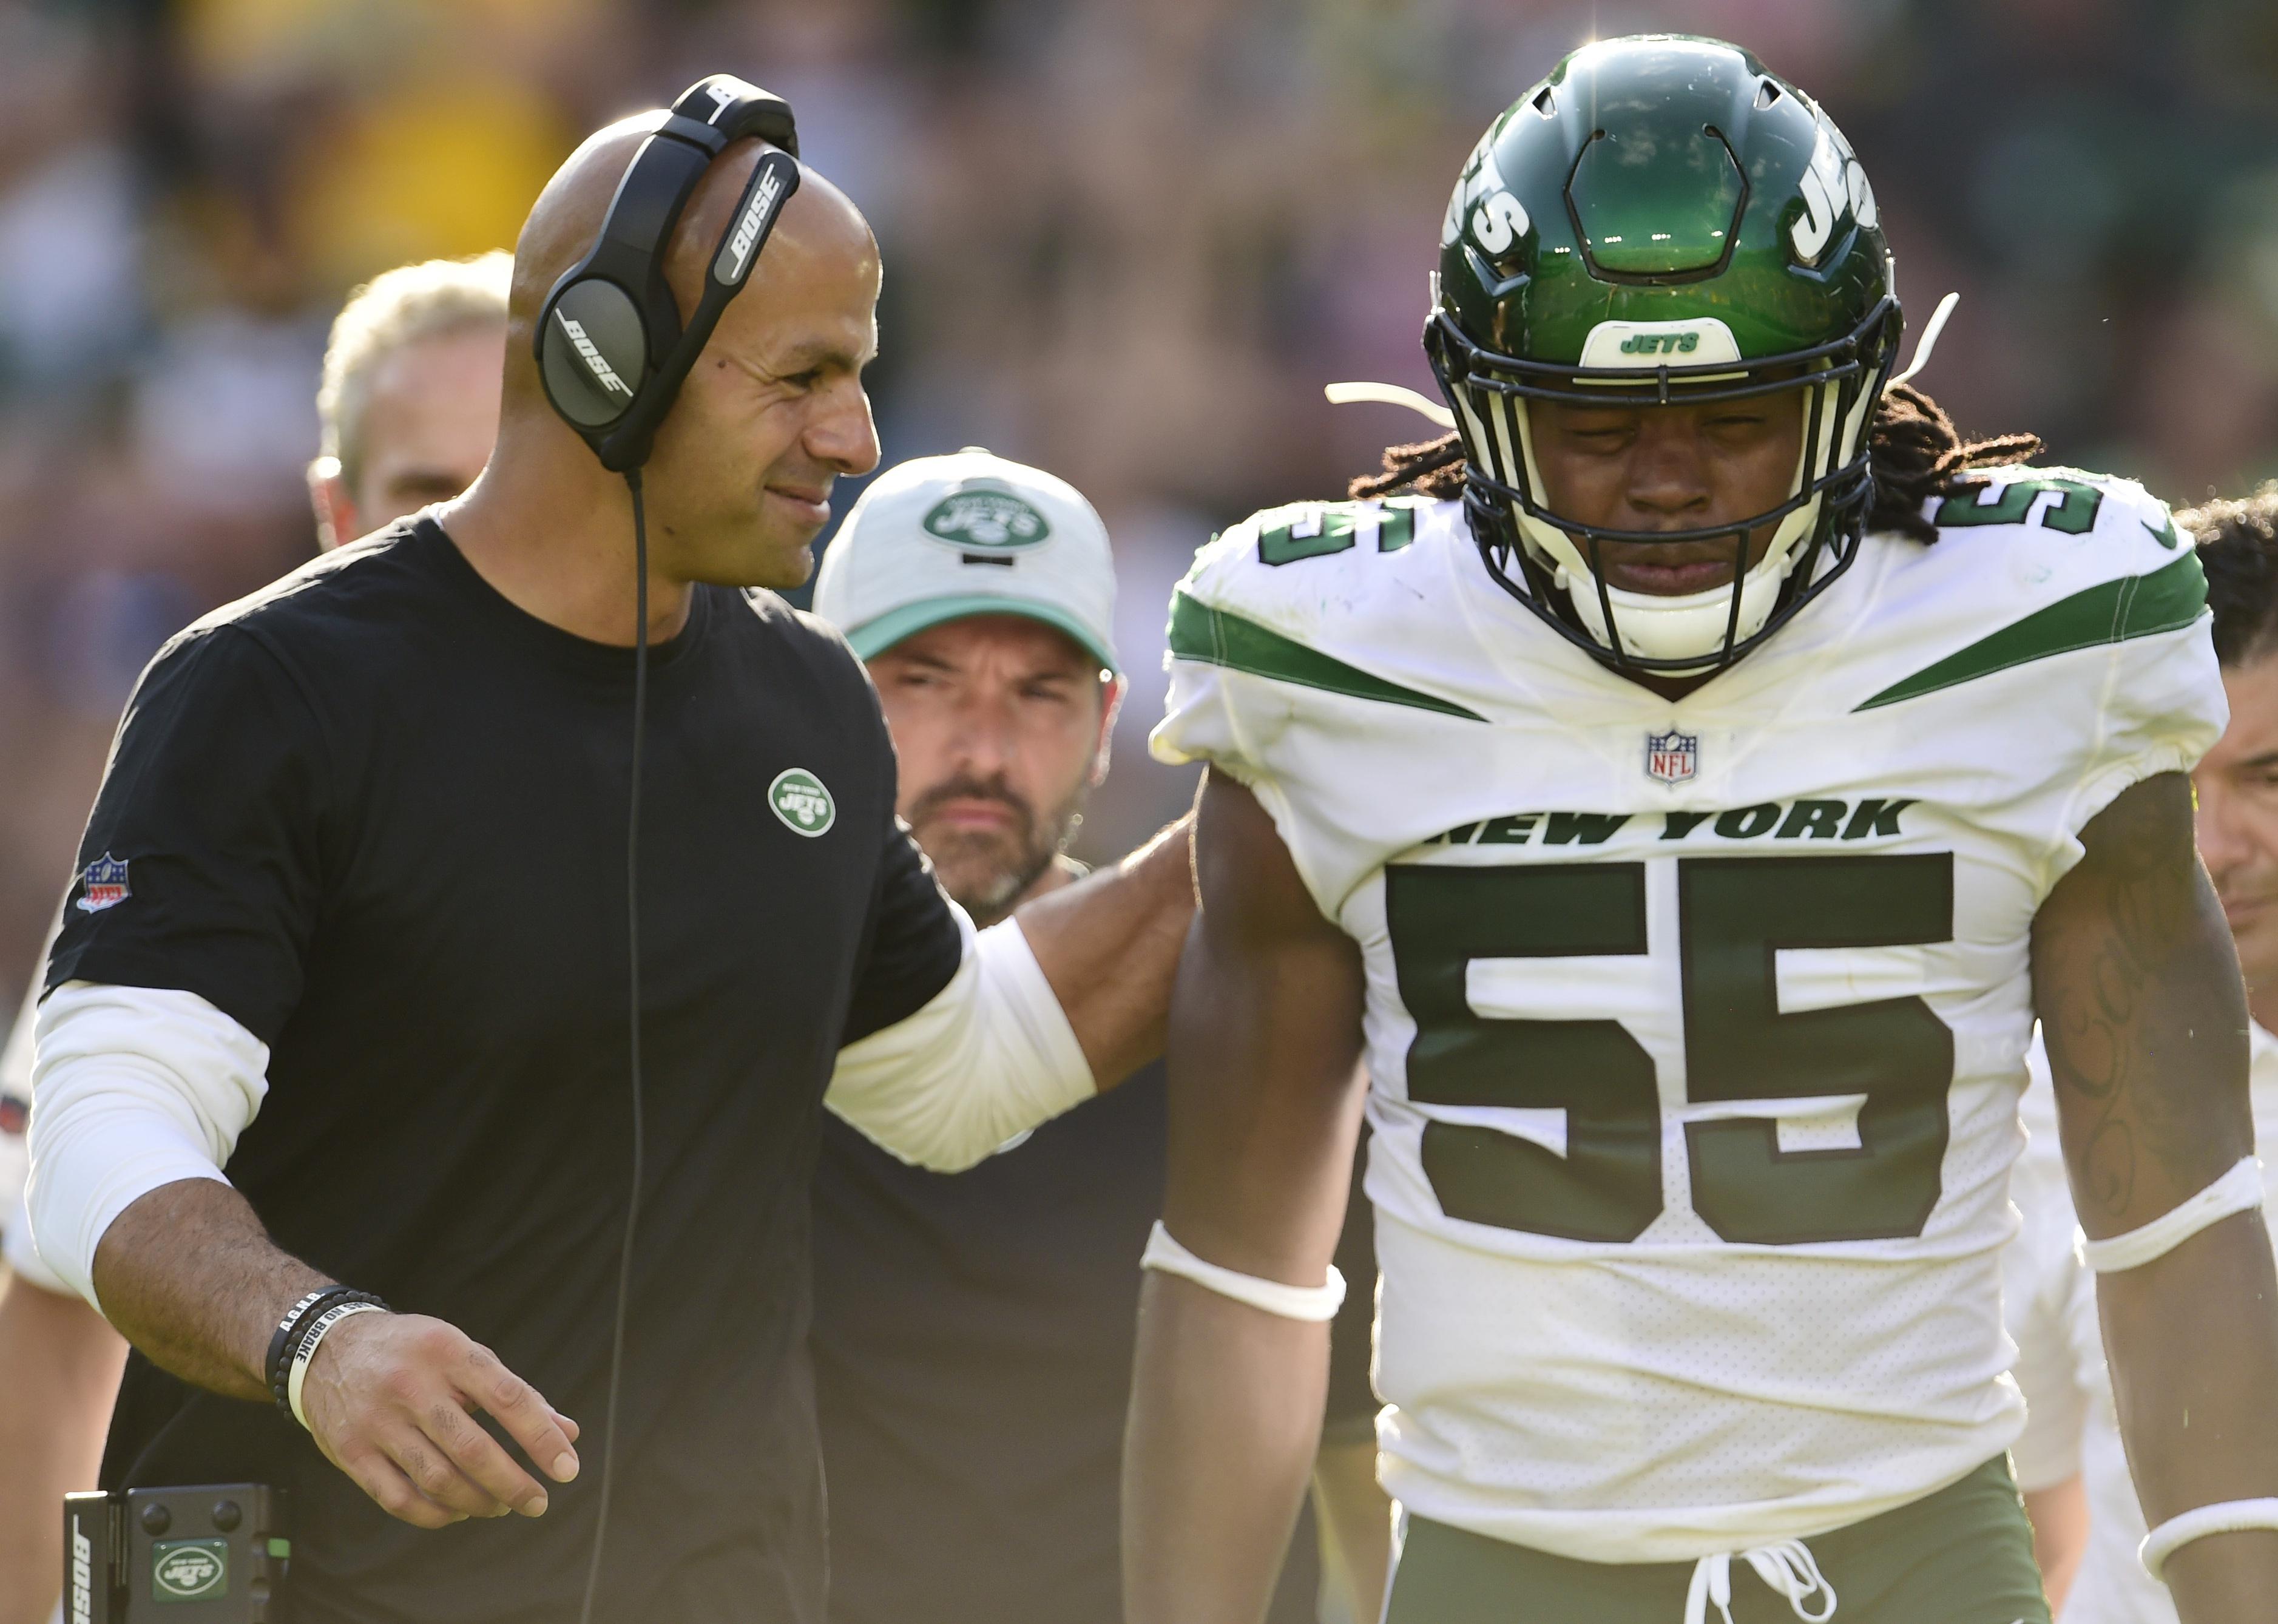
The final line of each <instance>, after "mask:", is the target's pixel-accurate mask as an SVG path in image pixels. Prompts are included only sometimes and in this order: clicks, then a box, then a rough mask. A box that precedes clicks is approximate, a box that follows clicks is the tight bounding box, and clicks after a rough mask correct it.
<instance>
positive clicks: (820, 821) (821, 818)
mask: <svg viewBox="0 0 2278 1624" xmlns="http://www.w3.org/2000/svg"><path fill="white" fill-rule="evenodd" d="M768 805H769V806H771V807H773V808H775V811H776V816H777V817H779V818H781V819H783V822H784V828H786V829H788V830H790V831H791V833H793V834H800V835H819V834H823V833H826V832H828V831H829V828H830V825H831V824H833V823H837V821H838V803H837V801H833V800H832V799H831V798H830V792H829V790H828V789H826V788H824V787H823V784H822V779H820V778H816V777H815V776H814V774H813V773H811V772H809V771H807V770H806V768H804V767H786V768H784V770H782V771H781V772H779V773H777V774H776V781H775V782H774V783H773V784H770V785H768Z"/></svg>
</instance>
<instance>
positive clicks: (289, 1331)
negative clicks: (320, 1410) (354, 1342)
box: [266, 1285, 385, 1416]
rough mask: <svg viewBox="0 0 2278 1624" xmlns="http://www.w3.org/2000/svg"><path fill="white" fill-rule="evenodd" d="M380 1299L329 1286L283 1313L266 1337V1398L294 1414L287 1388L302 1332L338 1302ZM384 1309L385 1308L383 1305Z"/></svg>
mask: <svg viewBox="0 0 2278 1624" xmlns="http://www.w3.org/2000/svg"><path fill="white" fill-rule="evenodd" d="M378 1301H379V1298H377V1297H374V1296H373V1295H372V1294H371V1292H369V1291H357V1290H356V1289H355V1287H354V1286H344V1285H331V1286H325V1288H324V1289H323V1290H321V1291H311V1292H310V1293H309V1294H308V1296H306V1297H304V1298H302V1299H301V1300H300V1301H299V1302H297V1303H294V1305H293V1306H292V1307H290V1308H288V1309H287V1310H286V1311H285V1317H284V1318H283V1319H281V1320H279V1321H277V1330H276V1334H275V1335H273V1336H271V1337H270V1338H269V1361H268V1365H269V1367H268V1370H267V1373H266V1374H267V1375H268V1377H269V1396H270V1397H271V1398H274V1399H275V1400H276V1401H277V1407H278V1408H279V1409H280V1410H282V1411H284V1412H285V1413H286V1414H287V1416H290V1415H291V1414H292V1413H293V1406H292V1404H291V1402H290V1401H289V1400H288V1399H287V1397H286V1385H287V1379H288V1378H289V1377H290V1375H291V1374H292V1370H293V1352H294V1349H295V1348H296V1347H298V1346H299V1344H300V1341H301V1335H300V1334H301V1333H302V1331H304V1330H306V1329H308V1328H309V1327H310V1326H311V1325H313V1324H315V1323H316V1322H317V1316H318V1315H319V1314H323V1313H324V1312H325V1309H327V1308H331V1307H333V1306H336V1305H338V1304H340V1303H348V1302H356V1303H377V1302H378ZM382 1306H385V1305H382Z"/></svg>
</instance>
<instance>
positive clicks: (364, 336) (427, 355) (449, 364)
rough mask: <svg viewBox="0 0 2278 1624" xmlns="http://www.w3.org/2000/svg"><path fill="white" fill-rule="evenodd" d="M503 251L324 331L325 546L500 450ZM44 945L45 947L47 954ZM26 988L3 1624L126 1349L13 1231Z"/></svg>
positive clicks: (412, 504) (32, 1007)
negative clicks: (328, 335)
mask: <svg viewBox="0 0 2278 1624" xmlns="http://www.w3.org/2000/svg"><path fill="white" fill-rule="evenodd" d="M513 269H514V257H513V256H512V255H510V254H503V253H496V252H493V253H488V254H483V255H478V256H477V257H474V258H471V259H431V260H424V261H422V262H420V263H418V264H408V265H398V266H396V267H395V268H394V270H392V271H386V272H381V273H380V274H379V275H378V276H376V277H374V278H372V280H371V281H370V282H368V283H366V284H365V285H364V286H363V287H358V288H356V289H355V291H354V292H353V293H351V294H350V295H348V301H347V303H344V304H343V305H342V306H341V307H340V314H339V315H338V316H337V317H335V318H333V330H332V334H331V338H330V341H329V342H327V344H326V345H325V365H324V375H323V381H322V383H321V385H320V387H318V389H317V428H318V431H319V433H320V434H321V436H322V440H321V447H320V454H319V455H318V456H317V458H316V459H315V461H314V462H312V463H310V468H309V496H310V506H311V508H312V509H314V510H315V517H316V522H317V541H318V545H319V546H320V547H324V548H331V547H333V546H335V545H337V544H338V543H340V542H341V541H345V540H352V539H354V538H355V537H356V536H359V535H362V534H363V533H364V532H366V531H368V530H373V529H377V528H378V526H380V525H385V524H386V523H388V522H389V521H391V520H393V519H396V518H399V517H402V516H403V515H405V514H408V513H410V512H413V511H415V510H416V509H419V508H422V507H424V506H425V505H426V504H427V503H429V502H435V501H440V500H445V499H447V498H449V497H453V496H456V495H457V494H459V493H460V492H461V491H463V490H465V489H466V488H467V486H470V485H472V484H473V483H474V482H475V476H476V475H477V474H478V473H480V472H481V471H483V464H484V463H485V462H486V461H488V460H489V458H490V454H491V444H492V442H493V440H496V439H497V438H498V404H499V368H500V363H501V357H502V356H503V355H504V352H505V349H506V310H507V289H508V283H509V281H510V280H511V277H512V274H513ZM52 944H53V938H52V935H51V936H50V941H49V943H48V944H44V945H43V946H42V950H41V951H42V957H44V956H45V954H46V947H47V946H52ZM40 991H41V987H40V984H39V982H38V981H37V979H36V978H35V979H34V983H33V985H32V987H31V989H30V991H29V992H27V995H26V997H25V1000H24V1007H23V1011H22V1013H21V1014H20V1015H18V1017H17V1019H16V1021H15V1023H14V1024H13V1025H11V1027H10V1028H9V1030H8V1040H7V1043H6V1044H5V1046H0V1255H4V1257H5V1258H6V1260H7V1264H8V1268H6V1269H5V1270H4V1271H0V1460H5V1461H6V1462H8V1470H6V1471H5V1472H0V1624H45V1620H47V1618H48V1616H49V1614H50V1612H51V1611H52V1609H53V1607H54V1604H55V1598H56V1594H57V1588H58V1587H59V1585H60V1584H61V1582H62V1572H63V1569H62V1565H61V1561H60V1558H61V1554H62V1535H63V1527H62V1523H61V1521H60V1520H59V1519H58V1518H57V1515H56V1506H57V1502H58V1501H59V1500H61V1498H63V1496H64V1495H65V1493H66V1492H69V1491H71V1490H80V1489H85V1488H88V1487H89V1486H91V1485H92V1484H93V1483H94V1482H95V1479H96V1467H97V1463H98V1462H99V1460H100V1459H101V1458H102V1452H103V1433H104V1430H105V1429H106V1427H107V1426H108V1424H109V1422H110V1419H111V1403H112V1399H113V1398H114V1397H115V1396H116V1394H117V1391H118V1374H119V1367H120V1365H121V1364H122V1363H123V1362H124V1361H125V1360H126V1344H124V1343H122V1342H121V1341H120V1340H119V1338H118V1333H117V1332H115V1331H113V1330H112V1329H111V1327H110V1326H109V1325H108V1324H106V1323H105V1322H104V1321H103V1316H102V1315H100V1314H97V1313H96V1312H95V1310H94V1309H92V1308H90V1307H88V1305H87V1304H86V1303H85V1302H83V1301H82V1300H80V1298H79V1297H78V1296H76V1295H75V1294H74V1293H73V1291H71V1289H70V1288H69V1287H68V1286H66V1285H65V1284H64V1283H63V1282H62V1281H61V1280H59V1279H57V1277H56V1275H55V1273H54V1271H53V1270H52V1269H50V1268H48V1267H47V1265H46V1264H45V1263H43V1262H42V1261H41V1260H40V1256H39V1253H38V1252H37V1251H36V1250H35V1249H34V1247H33V1245H32V1239H31V1235H30V1231H29V1226H28V1225H27V1223H26V1222H24V1216H23V1186H24V1173H25V1170H26V1169H25V1166H24V1161H23V1153H22V1150H21V1139H20V1137H14V1138H11V1136H20V1133H21V1128H20V1126H19V1124H18V1123H17V1122H16V1121H15V1120H14V1114H15V1113H16V1112H18V1111H22V1112H24V1113H25V1114H26V1115H28V1108H29V1107H30V1104H31V1099H32V1027H33V1023H34V1020H35V1019H36V1017H37V1015H38V1000H37V998H36V994H37V993H38V992H40Z"/></svg>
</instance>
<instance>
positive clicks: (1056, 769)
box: [813, 448, 1314, 1624]
mask: <svg viewBox="0 0 2278 1624" xmlns="http://www.w3.org/2000/svg"><path fill="white" fill-rule="evenodd" d="M814 607H815V610H816V612H817V613H818V614H820V615H822V617H824V618H826V619H828V620H829V621H830V622H832V623H833V624H836V625H837V627H838V628H839V630H840V631H842V632H845V634H846V639H847V640H848V642H850V643H851V644H852V646H853V648H854V651H855V653H857V654H859V655H861V656H862V657H863V659H864V660H866V661H867V662H868V664H869V668H870V675H871V677H872V678H873V679H874V680H875V682H876V684H877V686H878V693H879V697H880V699H881V701H883V704H884V707H885V712H886V720H887V723H888V725H889V727H890V728H891V732H892V733H893V738H894V749H895V753H896V755H897V756H898V761H899V768H900V788H899V806H898V810H899V811H900V813H901V816H903V817H904V818H905V819H906V820H907V821H908V823H909V824H910V826H911V828H912V830H913V831H914V832H915V834H916V836H917V839H918V843H919V845H920V846H921V847H923V848H924V850H925V853H926V854H927V855H928V856H929V858H931V859H932V861H933V864H934V868H935V870H936V873H937V874H938V875H939V877H940V878H941V882H942V885H943V886H944V889H946V890H947V891H948V892H949V893H950V895H951V896H952V897H954V898H955V899H956V900H958V901H959V903H961V904H962V905H963V906H964V908H965V909H966V911H967V913H969V914H971V915H973V919H974V923H975V924H978V925H982V926H984V927H985V926H987V925H988V924H990V923H992V922H994V921H995V920H997V919H999V918H1002V917H1003V916H1004V915H1006V914H1009V913H1010V912H1011V911H1012V910H1013V908H1015V907H1017V906H1019V905H1020V904H1021V902H1023V901H1026V900H1028V899H1029V898H1031V897H1035V896H1037V895H1040V894H1042V893H1043V892H1047V891H1051V890H1053V889H1055V888H1057V887H1059V886H1060V885H1066V884H1067V883H1068V882H1069V881H1070V880H1071V879H1073V878H1074V877H1076V876H1078V875H1080V874H1081V873H1082V867H1081V865H1079V864H1077V863H1075V862H1073V861H1071V860H1070V859H1069V858H1068V857H1067V856H1066V854H1065V848H1066V845H1067V843H1068V841H1069V839H1070V838H1071V837H1072V836H1073V835H1074V831H1075V829H1076V827H1077V825H1078V823H1080V822H1081V820H1082V809H1083V803H1084V799H1085V797H1086V795H1087V793H1089V790H1090V789H1091V788H1092V786H1093V785H1097V783H1098V782H1099V781H1100V780H1101V779H1102V778H1105V776H1106V773H1107V760H1108V755H1107V751H1108V733H1109V729H1110V728H1111V726H1112V724H1113V722H1114V717H1115V708H1116V705H1117V703H1118V701H1120V699H1121V698H1122V695H1123V677H1122V674H1121V663H1120V661H1119V659H1118V657H1117V655H1116V651H1115V644H1114V640H1113V638H1112V634H1111V632H1110V630H1109V628H1110V627H1111V626H1112V624H1113V622H1114V609H1115V566H1114V558H1113V555H1112V553H1111V552H1110V550H1109V547H1108V540H1107V531H1106V528H1105V525H1102V524H1101V523H1100V519H1099V516H1098V515H1097V513H1096V512H1094V511H1093V510H1092V507H1091V504H1090V503H1089V502H1086V501H1085V500H1084V498H1083V497H1082V494H1079V493H1078V492H1077V491H1076V490H1075V488H1074V486H1070V485H1069V484H1068V483H1067V482H1066V480H1064V479H1057V478H1055V477H1054V476H1052V475H1051V474H1048V473H1045V472H1043V471H1041V470H1038V469H1035V468H1029V467H1026V466H1024V465H1022V464H1021V463H1014V462H1010V461H1007V460H1006V459H1005V458H1003V457H1000V456H991V455H990V453H988V452H986V451H982V450H980V449H977V448H967V449H966V450H963V451H960V452H958V453H957V454H956V455H954V456H931V457H921V458H919V459H917V460H915V461H913V462H908V463H902V464H901V465H900V466H898V467H897V468H894V469H892V470H890V471H887V472H885V473H883V474H881V475H880V476H879V477H878V478H877V479H876V480H875V481H874V482H873V483H872V484H871V486H870V487H869V488H868V490H867V491H865V492H864V493H863V495H862V498H861V500H860V502H857V503H856V504H855V506H854V509H853V511H852V513H850V514H849V515H848V516H847V519H846V523H845V528H844V529H843V530H842V531H841V532H840V533H839V536H838V538H837V541H836V542H835V543H834V544H833V545H832V546H831V548H830V549H829V551H828V552H827V553H826V554H825V555H823V560H822V569H821V571H820V573H819V574H818V576H817V578H816V581H815V592H814ZM1163 1136H1164V1107H1163V1080H1162V1071H1161V1069H1160V1067H1159V1066H1156V1067H1150V1068H1149V1069H1147V1070H1145V1071H1143V1072H1142V1073H1140V1074H1139V1075H1138V1076H1135V1077H1133V1078H1132V1079H1131V1080H1130V1081H1129V1082H1128V1083H1127V1084H1124V1085H1123V1087H1121V1088H1120V1089H1119V1090H1117V1091H1115V1092H1113V1093H1112V1094H1109V1095H1106V1096H1105V1097H1103V1098H1102V1099H1098V1100H1096V1101H1094V1102H1092V1103H1090V1104H1089V1105H1087V1106H1085V1107H1083V1108H1082V1109H1081V1110H1078V1111H1075V1112H1073V1113H1071V1114H1069V1115H1067V1116H1066V1117H1063V1118H1061V1119H1060V1120H1059V1121H1057V1122H1050V1123H1047V1124H1046V1125H1045V1126H1043V1128H1040V1129H1038V1130H1036V1132H1035V1133H1033V1134H1031V1135H1030V1136H1028V1138H1027V1139H1025V1140H1023V1141H1021V1142H1019V1143H1018V1144H1017V1145H1016V1146H1014V1147H1013V1148H1012V1149H1010V1150H1008V1151H1006V1152H1005V1153H1000V1154H998V1155H997V1156H995V1157H992V1158H990V1160H989V1161H986V1162H984V1163H982V1165H981V1166H980V1167H978V1168H974V1169H972V1170H971V1171H969V1172H967V1173H961V1174H957V1175H953V1176H944V1175H941V1174H936V1173H929V1172H926V1171H925V1170H923V1169H921V1168H913V1167H909V1166H906V1165H904V1164H903V1163H902V1162H900V1161H897V1160H895V1159H894V1158H893V1157H892V1156H891V1155H889V1154H887V1153H885V1152H883V1151H881V1150H879V1149H878V1148H877V1147H876V1146H875V1145H872V1144H871V1143H870V1142H869V1141H868V1140H867V1139H865V1138H862V1137H861V1136H860V1134H858V1133H856V1132H855V1131H854V1130H852V1129H851V1128H849V1127H848V1126H847V1125H846V1124H845V1123H844V1122H839V1121H837V1120H836V1119H832V1120H830V1121H829V1122H826V1124H825V1131H824V1136H823V1144H822V1160H821V1165H820V1167H819V1168H818V1171H817V1176H816V1182H815V1192H814V1199H815V1249H816V1265H817V1267H816V1268H815V1271H814V1281H815V1316H814V1337H813V1346H814V1364H815V1379H816V1385H817V1399H818V1409H819V1414H820V1418H821V1421H822V1443H823V1459H824V1465H825V1475H826V1479H827V1481H828V1483H829V1494H830V1533H831V1587H830V1588H831V1598H830V1613H831V1619H832V1620H833V1624H892V1621H898V1620H907V1619H913V1618H925V1619H927V1620H930V1621H932V1624H966V1621H967V1620H975V1621H976V1624H977V1621H979V1620H988V1624H1032V1621H1033V1624H1045V1621H1047V1620H1049V1621H1051V1624H1072V1621H1073V1624H1081V1621H1083V1620H1100V1621H1101V1624H1106V1621H1107V1620H1113V1619H1115V1618H1117V1617H1119V1616H1120V1606H1121V1602H1120V1590H1119V1586H1120V1556H1119V1551H1118V1548H1117V1546H1118V1537H1117V1527H1118V1517H1119V1495H1118V1490H1117V1474H1118V1469H1119V1463H1120V1459H1121V1454H1122V1441H1123V1416H1124V1406H1125V1402H1126V1398H1127V1396H1128V1391H1129V1385H1130V1372H1131V1347H1132V1336H1133V1325H1134V1314H1135V1309H1136V1306H1137V1300H1138V1287H1139V1275H1138V1267H1137V1265H1138V1260H1139V1254H1140V1252H1141V1251H1142V1250H1143V1248H1144V1246H1145V1245H1146V1239H1147V1230H1148V1227H1149V1226H1150V1224H1151V1223H1152V1222H1153V1221H1154V1219H1155V1217H1156V1216H1157V1214H1158V1213H1159V1212H1160V1211H1161V1210H1162V1194H1163V1161H1164V1138H1163ZM1312 1578H1313V1564H1312V1562H1311V1559H1310V1553H1308V1554H1307V1555H1305V1556H1303V1557H1301V1558H1300V1559H1298V1560H1296V1561H1294V1562H1292V1563H1291V1564H1290V1567H1289V1570H1288V1572H1287V1573H1285V1574H1284V1579H1283V1583H1282V1586H1281V1590H1282V1595H1281V1597H1280V1601H1279V1603H1278V1604H1277V1608H1276V1614H1275V1616H1276V1617H1277V1618H1279V1617H1285V1616H1286V1617H1288V1618H1289V1619H1292V1620H1295V1619H1299V1618H1310V1617H1311V1607H1312V1597H1313V1589H1314V1587H1313V1583H1312Z"/></svg>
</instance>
